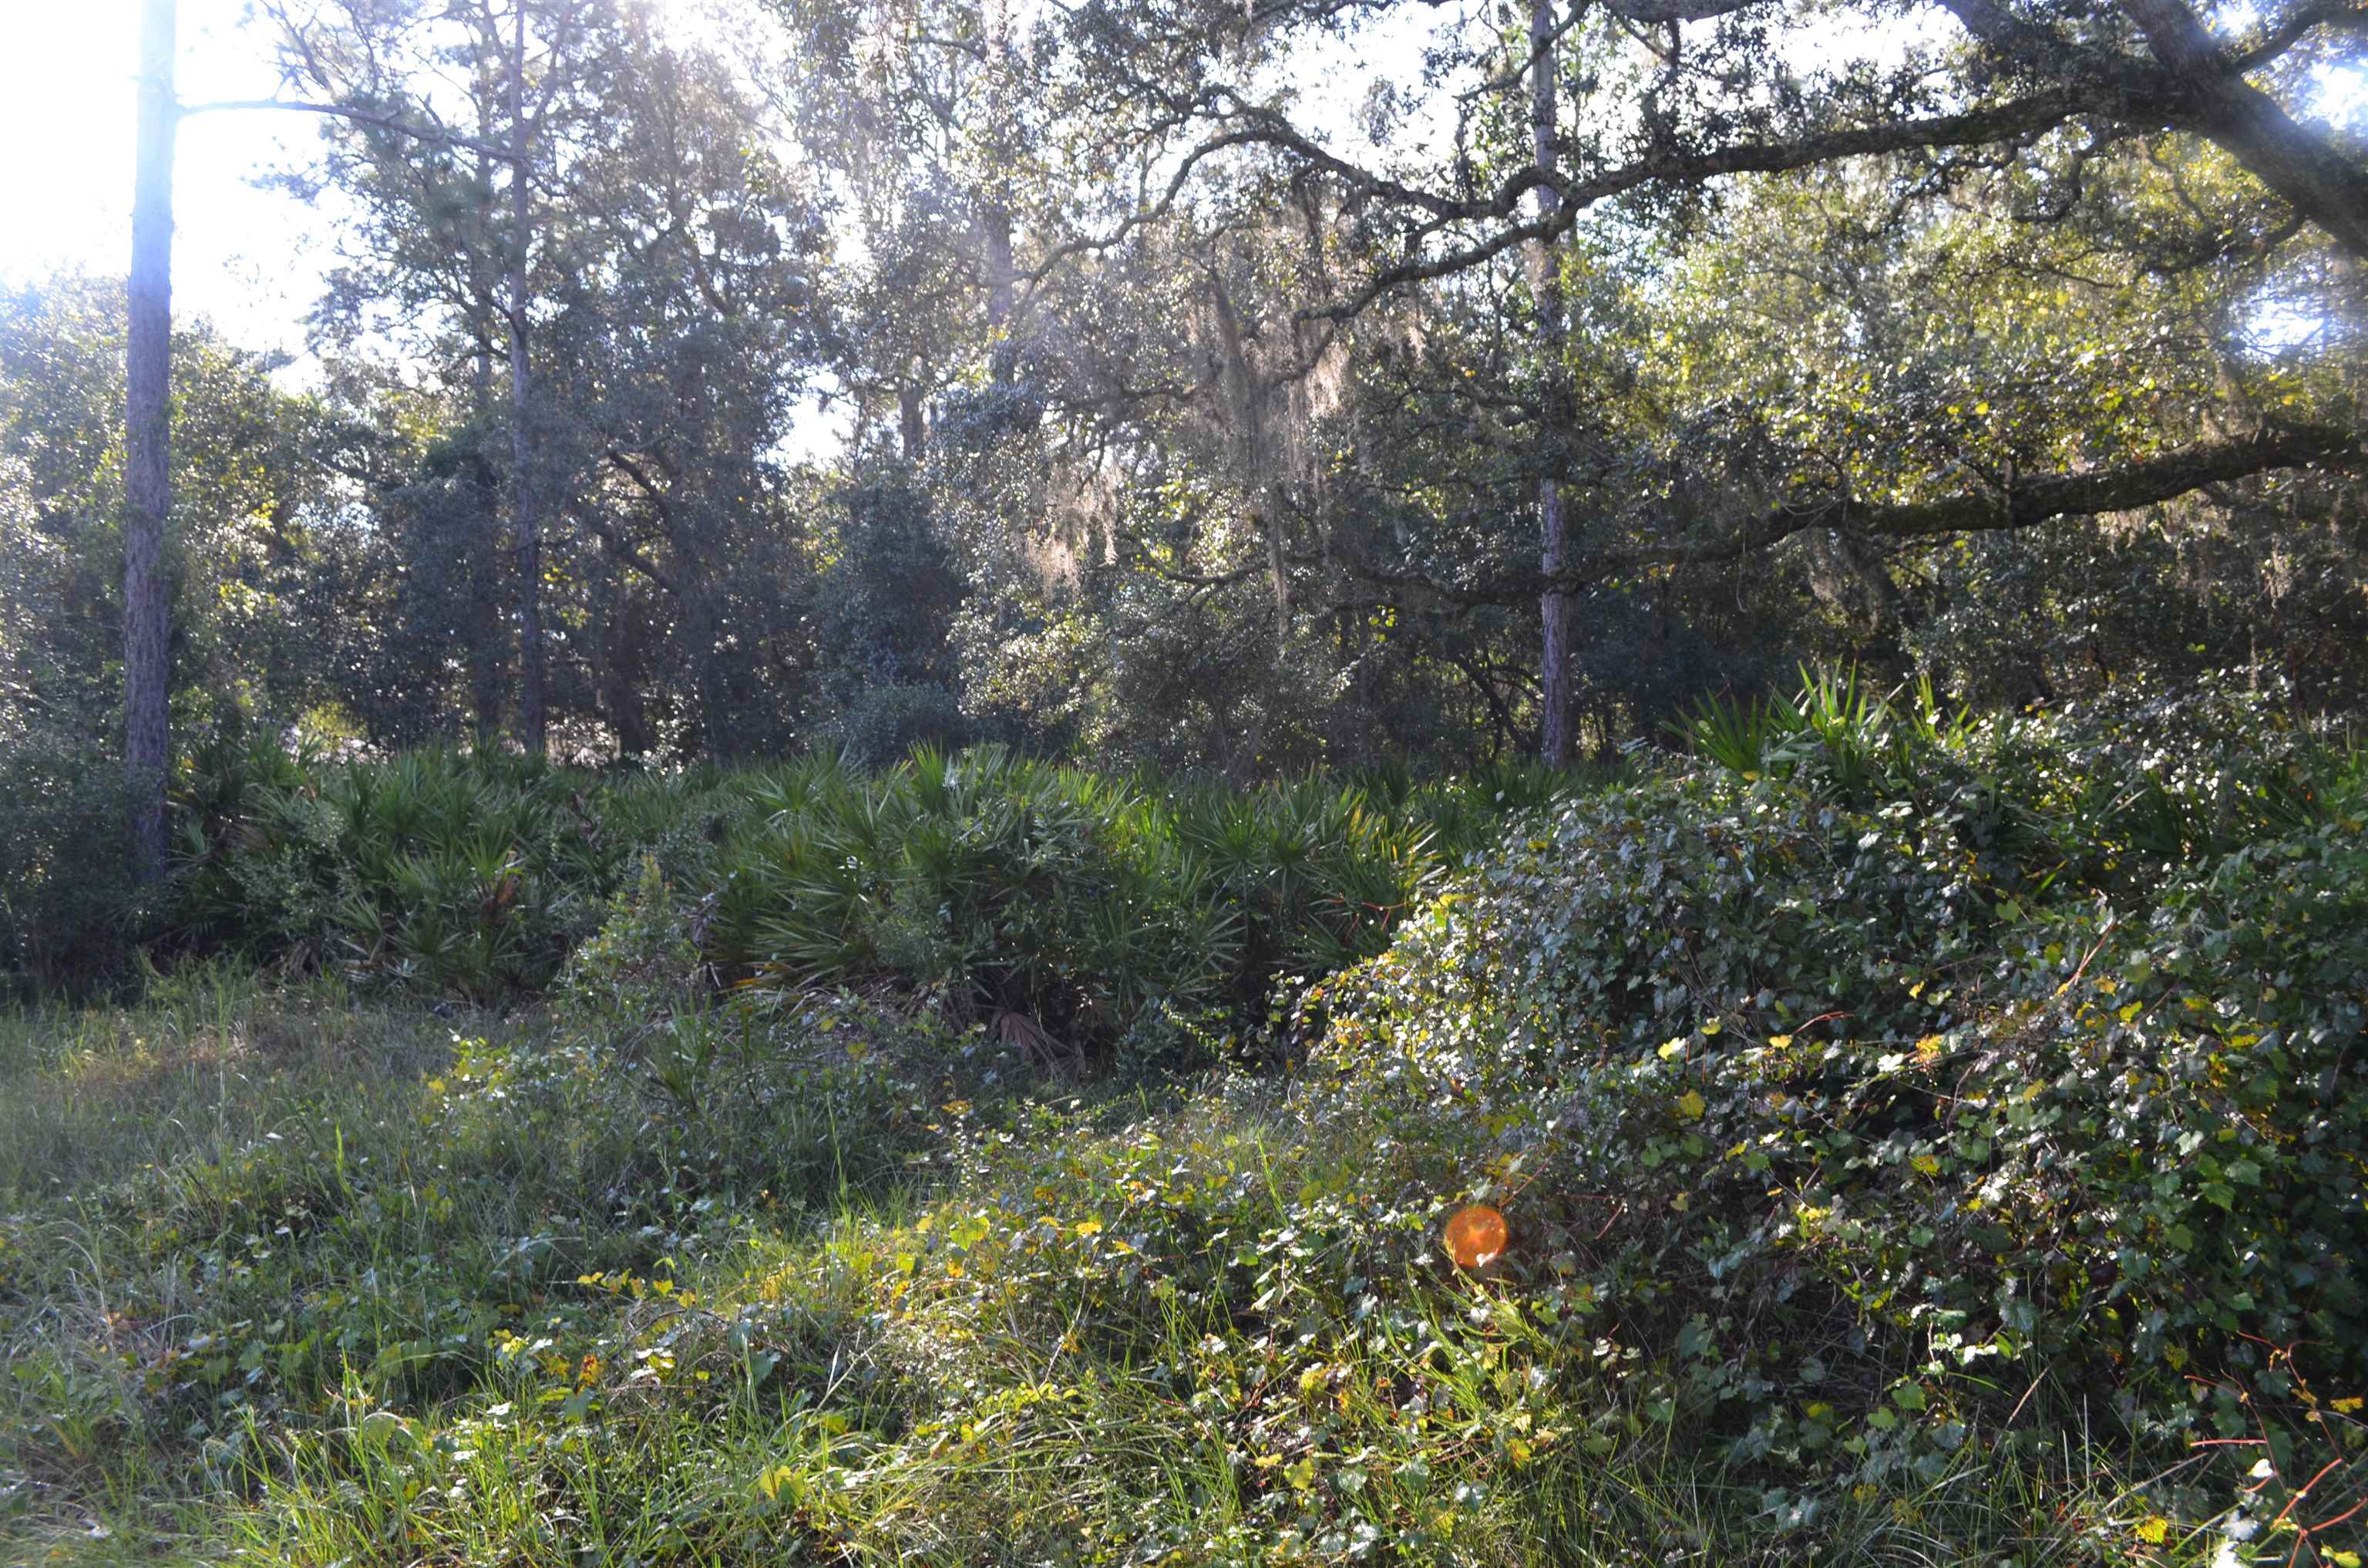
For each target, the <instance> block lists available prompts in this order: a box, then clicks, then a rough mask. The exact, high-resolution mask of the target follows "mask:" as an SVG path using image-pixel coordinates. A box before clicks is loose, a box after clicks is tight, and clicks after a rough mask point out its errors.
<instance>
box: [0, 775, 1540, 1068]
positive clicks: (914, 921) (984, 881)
mask: <svg viewBox="0 0 2368 1568" xmlns="http://www.w3.org/2000/svg"><path fill="white" fill-rule="evenodd" d="M1567 782H1568V778H1566V777H1565V776H1561V775H1557V774H1555V773H1554V772H1551V771H1548V770H1543V769H1537V768H1527V767H1502V768H1497V769H1493V770H1488V771H1486V772H1483V773H1479V774H1476V775H1473V776H1468V777H1464V778H1452V779H1445V780H1440V781H1431V782H1423V781H1417V780H1416V779H1415V778H1413V777H1412V776H1411V775H1409V774H1407V773H1405V772H1403V771H1399V772H1390V771H1379V770H1377V771H1374V772H1372V773H1370V774H1368V775H1366V776H1364V777H1363V778H1360V779H1358V780H1354V781H1334V780H1326V779H1321V778H1305V779H1302V780H1299V781H1296V782H1285V783H1277V784H1272V785H1268V786H1264V787H1261V788H1258V789H1253V790H1235V789H1231V788H1227V787H1224V786H1222V785H1216V784H1194V783H1183V782H1170V781H1164V780H1161V779H1158V778H1151V777H1144V776H1139V777H1136V778H1114V777H1108V776H1103V775H1099V774H1095V773H1092V772H1089V771H1087V770H1083V769H1078V768H1072V767H1057V766H1053V765H1049V764H1045V763H1042V762H1037V761H1033V760H1030V759H1027V758H1024V757H1020V756H1015V755H1013V754H1011V753H1008V752H1007V751H1004V750H1001V749H999V748H996V747H979V748H973V749H971V750H968V751H965V752H962V753H959V754H955V755H952V756H948V755H945V754H941V753H939V752H936V751H933V750H930V749H928V748H922V749H920V750H918V751H916V753H915V754H914V755H913V756H910V757H909V758H907V759H906V760H905V761H904V762H901V763H898V764H896V765H894V766H893V767H885V768H877V769H872V768H864V767H859V766H857V765H855V764H854V763H853V762H851V761H850V760H848V757H846V756H844V755H842V754H837V753H828V752H825V753H820V754H816V755H814V756H810V757H807V758H804V759H802V760H799V761H795V762H791V763H785V764H780V765H774V766H769V767H746V768H738V769H727V768H723V767H717V766H713V765H703V766H697V767H689V768H686V769H681V770H677V771H657V770H651V771H612V772H608V773H598V772H592V771H586V770H575V769H569V768H564V767H556V766H553V765H552V764H549V763H547V762H544V761H541V760H540V759H528V758H525V757H522V756H517V755H515V754H506V753H502V752H499V751H495V750H487V751H481V752H475V753H462V752H454V751H429V752H417V753H412V754H408V755H405V756H399V757H396V758H393V759H390V760H383V761H381V760H357V761H344V762H329V761H324V760H322V759H321V758H319V757H318V756H307V755H303V754H302V753H291V752H290V751H289V750H287V749H286V748H285V747H283V746H281V745H279V744H276V743H270V742H266V743H264V744H253V745H246V746H223V747H217V748H214V749H212V750H211V751H209V752H208V753H206V754H205V755H203V756H201V757H200V758H199V760H198V762H197V764H196V765H195V766H194V767H192V768H191V769H190V770H189V772H188V775H187V777H186V778H185V779H184V780H183V782H182V787H181V788H180V789H179V790H177V791H176V825H177V846H178V857H177V865H176V873H175V878H174V881H173V885H172V886H171V887H170V889H168V890H167V891H166V892H165V894H164V895H162V896H163V903H164V912H163V915H162V918H161V920H160V922H159V923H158V924H157V925H156V926H154V927H153V934H154V936H155V937H157V939H158V940H159V941H160V943H161V944H162V945H163V946H165V947H166V948H177V949H181V950H182V951H184V952H187V953H196V954H206V953H222V952H234V953H237V954H240V955H242V956H244V957H245V958H246V959H248V960H254V961H257V962H263V963H278V964H283V965H288V966H291V967H294V968H298V969H306V968H319V967H334V968H336V969H339V970H341V971H344V972H346V973H347V974H349V975H351V976H353V977H354V978H356V979H358V980H360V981H362V982H364V983H370V984H377V985H394V986H404V987H408V988H412V989H414V990H416V991H418V992H421V993H423V994H427V995H428V996H430V997H431V998H432V997H438V996H444V997H455V998H460V999H465V1000H468V1001H471V1002H474V1003H479V1004H483V1005H499V1004H503V1003H509V1002H517V1001H520V1000H523V999H527V998H530V997H533V996H535V995H538V994H541V993H542V992H543V991H544V990H545V989H547V988H548V987H549V985H550V984H551V983H552V980H553V979H554V977H555V976H557V975H558V973H559V971H560V970H561V968H562V966H563V964H564V962H565V960H566V959H567V957H568V955H569V954H570V953H571V952H572V951H573V950H574V949H575V948H576V947H577V946H578V945H579V944H580V943H582V942H583V941H584V940H585V939H586V938H587V937H590V936H591V935H592V934H593V933H594V932H595V931H596V930H597V929H598V927H599V926H600V925H601V924H602V922H603V921H604V920H606V919H608V918H609V916H610V915H611V913H612V911H613V910H614V909H615V907H616V906H617V904H618V901H619V899H620V895H632V894H633V893H635V892H636V890H638V889H640V888H641V887H642V886H643V881H644V879H643V864H644V862H647V863H649V864H650V865H651V866H653V867H655V870H656V873H657V875H658V877H659V879H660V881H661V882H662V883H663V884H664V886H665V887H666V889H667V890H668V891H667V894H666V896H667V897H668V898H669V899H670V900H671V901H673V902H674V903H677V904H679V905H681V906H682V907H684V908H686V909H687V910H690V911H693V912H694V913H695V916H696V928H697V936H696V940H695V942H694V943H693V947H694V949H695V950H696V955H697V962H696V965H695V966H694V967H698V968H701V969H703V971H704V976H705V983H706V984H708V985H709V986H710V987H711V988H718V987H735V986H745V987H753V988H757V989H760V990H771V991H798V990H802V989H804V988H806V987H810V986H817V985H818V986H824V987H833V986H848V987H853V988H856V989H859V990H871V989H874V988H886V989H889V990H893V991H894V992H896V993H898V994H904V995H905V996H908V997H911V998H914V999H916V1000H920V1001H926V1002H928V1003H930V1004H932V1005H934V1006H938V1007H939V1008H941V1009H942V1010H944V1011H945V1012H947V1013H948V1015H949V1016H951V1017H954V1018H956V1019H958V1020H962V1021H967V1020H969V1019H971V1018H973V1017H978V1018H983V1019H985V1020H988V1021H989V1022H991V1023H993V1024H994V1025H995V1026H996V1027H997V1028H1001V1029H1003V1030H1004V1031H1005V1032H1006V1033H1007V1034H1008V1035H1009V1036H1011V1037H1012V1038H1017V1039H1024V1040H1030V1041H1032V1042H1035V1043H1036V1044H1037V1045H1039V1046H1040V1047H1042V1048H1044V1049H1048V1050H1049V1049H1053V1042H1055V1041H1058V1042H1060V1048H1061V1049H1077V1050H1082V1051H1087V1052H1089V1053H1090V1054H1093V1055H1095V1056H1097V1057H1099V1056H1102V1055H1105V1054H1107V1052H1108V1051H1110V1049H1111V1048H1114V1047H1119V1046H1123V1048H1124V1049H1125V1050H1126V1051H1128V1052H1130V1053H1133V1054H1136V1055H1139V1056H1143V1057H1146V1058H1147V1057H1150V1056H1170V1057H1173V1056H1176V1055H1177V1053H1178V1052H1182V1053H1184V1054H1185V1055H1198V1054H1201V1053H1202V1050H1203V1047H1205V1046H1206V1045H1207V1044H1209V1043H1211V1042H1215V1041H1220V1040H1223V1039H1224V1038H1225V1037H1226V1036H1228V1035H1230V1034H1232V1033H1234V1032H1235V1031H1237V1030H1238V1029H1239V1028H1241V1027H1242V1026H1243V1024H1244V1023H1245V1022H1247V1021H1250V1020H1254V1019H1256V1018H1258V1017H1262V1016H1263V1014H1264V1011H1265V1008H1266V1006H1267V1003H1268V999H1269V995H1270V994H1271V993H1272V992H1273V990H1274V987H1275V984H1276V982H1277V981H1278V980H1279V979H1281V978H1282V977H1285V976H1300V977H1304V978H1309V979H1312V978H1315V977H1316V976H1319V975H1322V974H1326V973H1329V972H1331V971H1334V970H1337V969H1338V968H1340V967H1342V966H1343V965H1345V964H1348V963H1350V962H1354V961H1356V960H1360V959H1363V958H1368V957H1371V956H1372V955H1373V954H1374V953H1377V952H1379V951H1381V950H1382V949H1383V946H1384V945H1385V944H1386V943H1387V941H1388V939H1389V936H1390V933H1391V931H1392V929H1393V928H1394V927H1395V924H1396V922H1397V920H1398V919H1399V918H1400V917H1401V916H1403V915H1405V914H1406V912H1407V911H1408V910H1410V909H1411V908H1413V907H1414V906H1415V904H1416V903H1417V902H1418V901H1419V900H1420V899H1421V898H1422V897H1423V896H1424V895H1425V893H1426V891H1427V890H1428V889H1429V887H1430V886H1431V884H1432V883H1433V882H1434V881H1436V880H1437V878H1438V877H1439V876H1440V874H1441V872H1442V871H1443V869H1446V868H1448V867H1450V866H1452V865H1453V864H1455V863H1456V862H1457V861H1459V860H1460V859H1461V858H1463V856H1465V855H1467V854H1469V853H1470V852H1471V851H1472V850H1474V848H1475V847H1477V846H1479V845H1481V844H1483V843H1485V842H1486V841H1487V840H1488V839H1489V838H1491V837H1492V836H1493V835H1494V833H1495V831H1496V827H1497V824H1498V823H1500V822H1501V821H1502V820H1503V819H1504V818H1505V817H1506V816H1507V815H1508V814H1509V813H1511V812H1517V811H1520V810H1523V809H1527V808H1530V807H1533V806H1535V805H1537V804H1539V803H1541V802H1543V801H1545V800H1547V799H1550V798H1552V796H1553V795H1554V792H1555V791H1556V790H1558V789H1560V788H1563V787H1565V785H1566V784H1567ZM125 885H126V886H127V887H128V883H126V884H125ZM69 891H74V895H75V896H76V897H79V898H83V899H85V900H87V899H88V898H90V897H91V896H92V894H91V892H90V891H89V889H88V888H87V887H85V888H83V889H80V890H70V889H69V888H68V887H66V886H64V885H61V886H60V888H59V889H58V892H59V895H60V896H63V895H64V894H65V893H66V892H69ZM626 903H628V904H630V903H631V897H630V896H628V897H627V898H626ZM123 907H124V909H125V910H126V911H127V912H128V911H129V909H130V907H131V906H130V905H129V904H128V903H127V904H125V905H124V906H123ZM48 913H49V909H48V906H47V905H42V904H39V903H28V906H27V913H26V915H25V916H24V918H23V921H22V925H23V926H24V928H25V929H27V930H28V931H29V930H30V929H32V928H33V927H35V926H38V925H39V924H40V921H41V920H42V918H44V916H45V915H47V914H48ZM123 925H124V926H126V927H127V928H128V929H131V930H137V926H136V924H135V923H134V921H133V920H131V918H130V917H129V915H128V913H127V917H126V918H125V919H124V921H123ZM107 952H108V947H107V945H106V944H104V943H99V942H93V943H92V944H91V945H90V946H89V947H88V948H87V949H85V953H84V958H85V964H88V963H90V962H92V961H93V960H97V959H99V958H101V957H102V956H103V955H105V954H106V953H107Z"/></svg>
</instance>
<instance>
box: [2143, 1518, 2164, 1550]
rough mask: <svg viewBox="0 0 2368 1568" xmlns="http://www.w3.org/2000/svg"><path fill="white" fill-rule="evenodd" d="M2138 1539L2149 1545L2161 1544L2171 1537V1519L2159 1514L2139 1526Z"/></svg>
mask: <svg viewBox="0 0 2368 1568" xmlns="http://www.w3.org/2000/svg"><path fill="white" fill-rule="evenodd" d="M2138 1539H2139V1540H2142V1541H2144V1542H2146V1544H2147V1545H2148V1546H2160V1545H2161V1544H2162V1543H2163V1542H2164V1541H2166V1540H2169V1539H2170V1521H2169V1519H2166V1518H2163V1517H2160V1516H2159V1515H2157V1517H2154V1518H2151V1519H2148V1520H2146V1523H2144V1524H2142V1525H2140V1526H2139V1527H2138Z"/></svg>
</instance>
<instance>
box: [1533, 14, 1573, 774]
mask: <svg viewBox="0 0 2368 1568" xmlns="http://www.w3.org/2000/svg"><path fill="white" fill-rule="evenodd" d="M1530 52H1531V64H1530V133H1531V152H1532V155H1533V156H1534V157H1535V159H1536V161H1537V166H1538V170H1539V172H1540V173H1541V174H1543V176H1545V181H1544V183H1543V184H1542V185H1540V186H1539V187H1538V216H1539V217H1541V218H1551V217H1553V216H1554V214H1555V213H1556V212H1557V211H1558V210H1560V209H1561V207H1562V192H1561V191H1560V189H1559V188H1557V187H1556V185H1555V183H1554V182H1555V181H1556V180H1557V179H1559V178H1560V176H1561V172H1562V170H1561V163H1562V144H1561V135H1560V133H1559V131H1558V130H1557V128H1556V123H1555V122H1556V119H1557V116H1556V113H1555V102H1556V85H1555V80H1554V55H1555V48H1554V5H1553V0H1531V4H1530ZM1530 289H1531V293H1532V294H1534V295H1535V296H1536V299H1537V310H1538V355H1539V358H1541V359H1542V360H1543V362H1544V369H1545V403H1546V407H1545V418H1544V419H1543V421H1542V422H1541V431H1540V436H1541V439H1540V443H1539V446H1540V452H1539V455H1540V457H1541V458H1543V463H1542V464H1541V465H1540V470H1539V474H1538V525H1539V527H1538V533H1539V539H1538V564H1539V566H1540V567H1541V569H1542V570H1543V571H1544V573H1545V574H1546V575H1547V578H1548V583H1547V586H1546V589H1545V592H1544V593H1543V594H1542V595H1541V596H1540V597H1539V599H1538V611H1539V618H1540V619H1541V620H1542V621H1543V623H1544V631H1543V637H1542V639H1541V646H1540V648H1539V656H1538V664H1539V670H1538V676H1539V681H1540V685H1541V687H1542V695H1541V698H1540V704H1539V705H1540V707H1541V708H1542V709H1543V714H1542V716H1541V719H1540V722H1539V735H1538V755H1539V756H1541V757H1543V759H1544V760H1545V761H1547V762H1550V763H1553V764H1554V765H1556V766H1560V765H1562V764H1564V763H1566V762H1568V761H1569V760H1570V744H1571V742H1570V717H1571V703H1570V594H1569V591H1568V590H1567V589H1565V587H1564V586H1563V585H1560V584H1559V583H1556V582H1554V581H1553V578H1554V574H1556V573H1559V572H1561V571H1562V570H1563V569H1564V568H1565V566H1566V565H1567V564H1568V562H1569V521H1568V516H1567V496H1566V494H1565V489H1564V486H1563V482H1562V471H1563V465H1564V463H1565V461H1566V460H1567V456H1568V454H1567V451H1566V445H1567V443H1568V441H1569V439H1570V432H1571V426H1572V424H1573V422H1574V420H1573V415H1574V409H1573V400H1572V397H1571V391H1570V372H1569V368H1568V367H1567V365H1566V364H1565V361H1564V354H1563V348H1564V344H1565V339H1566V336H1567V333H1568V325H1567V321H1566V318H1565V312H1564V308H1563V293H1562V256H1561V253H1560V251H1559V249H1558V248H1557V247H1556V245H1555V244H1554V241H1553V240H1551V239H1543V240H1540V241H1538V242H1537V243H1536V244H1532V245H1531V247H1530Z"/></svg>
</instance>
